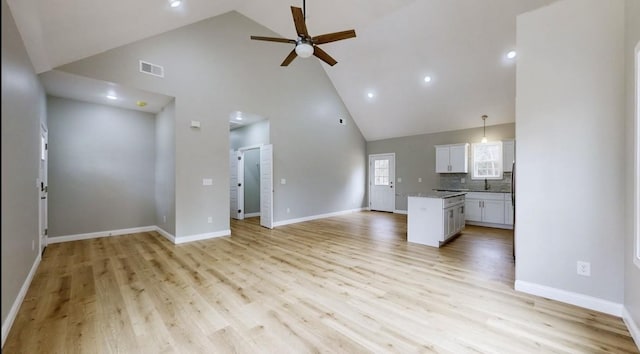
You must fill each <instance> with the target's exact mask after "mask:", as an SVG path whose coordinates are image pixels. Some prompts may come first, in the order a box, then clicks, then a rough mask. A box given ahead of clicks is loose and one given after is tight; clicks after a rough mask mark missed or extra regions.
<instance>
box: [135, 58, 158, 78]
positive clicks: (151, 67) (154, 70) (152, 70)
mask: <svg viewBox="0 0 640 354" xmlns="http://www.w3.org/2000/svg"><path fill="white" fill-rule="evenodd" d="M140 72H141V73H145V74H149V75H153V76H157V77H164V68H163V67H162V66H160V65H156V64H151V63H149V62H146V61H143V60H140Z"/></svg>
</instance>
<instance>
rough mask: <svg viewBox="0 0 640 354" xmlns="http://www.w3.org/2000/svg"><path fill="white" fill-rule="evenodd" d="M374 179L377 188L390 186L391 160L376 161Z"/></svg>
mask: <svg viewBox="0 0 640 354" xmlns="http://www.w3.org/2000/svg"><path fill="white" fill-rule="evenodd" d="M373 177H374V178H373V180H374V182H373V183H374V184H375V185H376V186H388V185H389V160H375V162H374V169H373Z"/></svg>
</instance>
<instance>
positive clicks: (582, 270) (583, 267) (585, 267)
mask: <svg viewBox="0 0 640 354" xmlns="http://www.w3.org/2000/svg"><path fill="white" fill-rule="evenodd" d="M578 275H584V276H585V277H590V276H591V263H589V262H585V261H578Z"/></svg>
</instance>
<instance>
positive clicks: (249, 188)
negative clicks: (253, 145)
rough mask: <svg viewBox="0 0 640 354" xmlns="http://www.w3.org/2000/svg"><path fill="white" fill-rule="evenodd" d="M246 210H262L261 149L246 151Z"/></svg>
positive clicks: (254, 211) (247, 211)
mask: <svg viewBox="0 0 640 354" xmlns="http://www.w3.org/2000/svg"><path fill="white" fill-rule="evenodd" d="M244 212H245V214H249V213H259V212H260V149H251V150H247V151H245V153H244Z"/></svg>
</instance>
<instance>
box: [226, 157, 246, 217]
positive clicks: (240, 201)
mask: <svg viewBox="0 0 640 354" xmlns="http://www.w3.org/2000/svg"><path fill="white" fill-rule="evenodd" d="M229 171H230V173H231V178H230V182H229V183H230V184H229V198H230V201H231V203H230V209H229V213H230V215H231V217H232V218H234V219H239V220H242V219H244V210H243V209H244V187H243V186H242V184H243V182H244V163H243V161H242V153H241V152H239V151H233V150H231V151H230V152H229Z"/></svg>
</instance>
